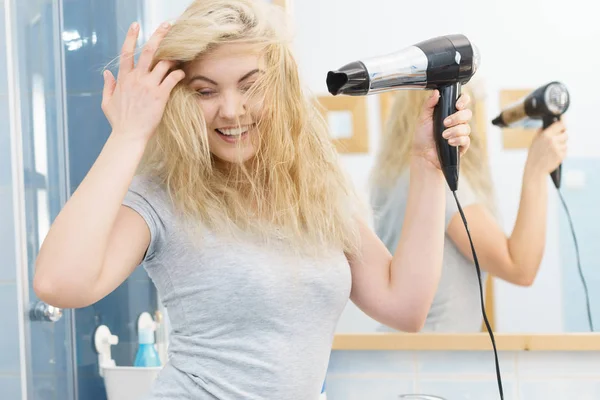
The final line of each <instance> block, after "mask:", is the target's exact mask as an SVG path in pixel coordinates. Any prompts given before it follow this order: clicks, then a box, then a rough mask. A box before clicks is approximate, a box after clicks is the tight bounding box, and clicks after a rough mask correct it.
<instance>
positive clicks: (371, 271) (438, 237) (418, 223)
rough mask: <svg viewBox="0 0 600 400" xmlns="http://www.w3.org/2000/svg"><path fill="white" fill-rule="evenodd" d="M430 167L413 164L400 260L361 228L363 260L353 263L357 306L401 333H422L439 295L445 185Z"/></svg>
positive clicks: (372, 234)
mask: <svg viewBox="0 0 600 400" xmlns="http://www.w3.org/2000/svg"><path fill="white" fill-rule="evenodd" d="M426 164H428V163H427V162H426V161H422V160H413V161H412V162H411V172H410V174H411V179H410V191H409V195H408V204H407V207H406V212H405V215H406V217H405V222H404V224H403V226H402V233H401V236H400V240H399V242H398V247H397V248H396V252H395V254H396V256H395V257H393V258H392V255H391V254H390V252H389V251H388V250H387V248H386V247H385V245H384V244H383V243H382V242H381V240H380V239H379V238H378V237H377V236H376V235H375V233H374V232H373V231H372V230H371V229H369V227H368V226H367V225H366V223H364V222H363V223H361V240H362V252H361V253H362V258H361V259H353V260H351V267H352V282H353V286H352V293H351V299H352V301H353V302H354V303H355V304H356V305H357V306H358V307H359V308H360V309H362V310H363V311H364V312H365V313H366V314H367V315H369V316H371V317H372V318H373V319H375V320H377V321H379V322H381V323H382V324H385V325H387V326H390V327H393V328H395V329H398V330H401V331H408V332H417V331H419V330H420V329H421V327H422V325H423V323H424V321H425V317H426V316H427V313H428V311H429V307H430V306H431V303H432V301H433V297H434V295H435V292H436V290H437V285H438V282H439V278H440V274H441V266H442V254H443V253H442V249H443V247H444V211H445V199H446V192H445V180H444V177H443V175H442V173H441V172H440V171H439V170H438V169H435V168H433V167H432V166H431V165H426Z"/></svg>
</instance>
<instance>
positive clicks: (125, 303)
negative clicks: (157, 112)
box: [63, 0, 157, 400]
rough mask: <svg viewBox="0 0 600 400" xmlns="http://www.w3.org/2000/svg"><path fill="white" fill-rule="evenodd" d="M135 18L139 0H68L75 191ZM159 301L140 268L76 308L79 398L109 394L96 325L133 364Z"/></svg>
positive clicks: (94, 149) (90, 158)
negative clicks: (106, 73)
mask: <svg viewBox="0 0 600 400" xmlns="http://www.w3.org/2000/svg"><path fill="white" fill-rule="evenodd" d="M134 21H139V22H142V21H143V4H142V2H141V1H138V0H64V3H63V24H64V32H63V40H64V49H65V79H66V93H67V98H66V104H67V128H68V137H69V141H68V143H69V177H70V189H71V192H73V191H75V190H76V188H77V186H78V185H79V184H80V183H81V181H82V180H83V178H84V177H85V175H86V173H87V172H88V170H89V168H90V167H91V166H92V165H93V163H94V161H95V160H96V157H97V156H98V154H99V153H100V151H101V150H102V146H103V145H104V143H105V141H106V139H107V138H108V136H109V134H110V132H111V128H110V125H109V124H108V122H107V120H106V117H105V116H104V113H103V112H102V110H101V108H100V105H101V102H102V88H103V79H102V71H103V70H104V68H105V67H106V66H107V65H108V64H109V63H111V62H112V61H113V60H114V59H115V58H116V57H118V56H119V54H120V50H121V46H122V44H123V40H124V38H125V33H126V32H127V29H128V28H129V25H130V24H131V23H132V22H134ZM141 41H142V42H143V40H141ZM117 68H118V63H114V64H111V70H112V71H113V74H114V75H115V76H116V75H117ZM156 304H157V297H156V290H155V288H154V285H153V284H152V282H151V281H150V279H149V277H148V275H147V274H146V272H145V271H144V270H143V269H142V268H141V267H140V268H138V270H136V271H135V272H134V274H133V275H132V276H131V277H130V278H129V279H127V280H126V281H125V282H124V283H123V284H122V285H121V286H119V287H118V288H117V289H116V290H115V291H114V292H113V293H111V294H110V295H109V296H107V297H106V298H104V299H102V300H101V301H99V302H98V303H96V304H94V305H93V306H91V307H87V308H84V309H79V310H76V312H75V331H76V338H77V339H76V341H77V343H76V346H77V347H76V353H77V367H78V368H77V373H78V392H79V398H80V399H86V400H104V399H105V398H106V394H105V390H104V382H103V380H102V379H101V377H100V376H99V374H98V358H97V357H98V356H97V354H96V353H95V350H94V347H93V334H94V331H95V329H96V328H97V327H98V326H99V325H101V324H105V325H107V326H108V327H109V328H110V329H111V331H112V333H113V334H115V335H117V336H118V337H119V344H118V345H116V346H115V347H113V351H112V355H113V358H114V360H115V362H116V363H117V365H119V366H131V365H133V361H134V359H135V353H136V351H137V330H136V329H137V318H138V316H139V315H140V314H141V313H142V312H144V311H148V312H150V313H154V311H155V310H156Z"/></svg>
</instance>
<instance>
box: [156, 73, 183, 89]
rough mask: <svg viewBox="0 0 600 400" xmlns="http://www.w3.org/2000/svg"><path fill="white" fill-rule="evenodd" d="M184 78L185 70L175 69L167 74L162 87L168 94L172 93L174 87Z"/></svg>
mask: <svg viewBox="0 0 600 400" xmlns="http://www.w3.org/2000/svg"><path fill="white" fill-rule="evenodd" d="M183 78H185V72H183V70H181V69H178V70H175V71H173V72H171V73H170V74H169V75H167V77H166V78H165V80H164V81H163V83H162V84H161V85H160V87H161V88H162V89H163V90H164V92H165V93H166V94H170V93H171V91H172V90H173V88H175V86H177V84H178V83H179V82H181V81H182V80H183Z"/></svg>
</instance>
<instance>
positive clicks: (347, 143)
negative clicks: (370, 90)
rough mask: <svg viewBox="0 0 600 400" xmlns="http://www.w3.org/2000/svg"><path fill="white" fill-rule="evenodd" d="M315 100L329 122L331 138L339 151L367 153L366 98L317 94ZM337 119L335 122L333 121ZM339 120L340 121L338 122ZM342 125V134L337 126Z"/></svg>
mask: <svg viewBox="0 0 600 400" xmlns="http://www.w3.org/2000/svg"><path fill="white" fill-rule="evenodd" d="M316 101H317V102H318V103H319V104H318V107H319V109H320V110H321V114H322V116H323V118H325V120H326V121H328V122H329V123H330V125H329V126H330V130H331V133H332V138H331V140H332V141H333V142H334V144H335V146H336V149H337V151H338V152H340V153H368V152H369V126H368V121H367V115H368V109H367V99H366V97H364V96H357V97H353V96H340V97H334V96H319V97H317V99H316ZM335 121H337V123H336V122H335ZM340 121H341V122H340ZM333 125H343V128H342V129H343V130H344V132H342V134H341V135H340V134H339V132H338V129H337V128H338V127H337V126H333Z"/></svg>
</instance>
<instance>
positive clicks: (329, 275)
mask: <svg viewBox="0 0 600 400" xmlns="http://www.w3.org/2000/svg"><path fill="white" fill-rule="evenodd" d="M123 204H124V205H126V206H127V207H130V208H132V209H133V210H135V211H137V212H138V213H139V214H140V215H141V216H142V217H143V218H144V220H145V221H146V223H147V224H148V227H149V229H150V232H151V238H152V239H151V242H150V246H149V248H148V253H147V254H146V256H145V257H144V260H143V265H144V267H145V269H146V270H147V271H148V274H149V275H150V277H151V278H152V280H153V282H154V284H155V285H156V287H157V289H158V293H159V295H160V298H161V300H162V302H163V303H164V304H165V306H166V307H167V309H168V311H169V319H170V322H171V328H172V330H171V335H170V342H169V363H168V364H167V366H166V368H165V369H164V370H163V371H162V372H161V374H160V375H159V376H158V378H157V380H156V382H155V384H154V386H153V389H152V393H151V395H150V397H149V398H146V399H152V400H159V399H160V400H184V399H190V400H191V399H194V400H205V399H206V400H208V399H211V400H215V399H244V400H264V399H282V400H283V399H290V400H292V399H293V400H296V399H298V400H304V399H306V400H309V399H310V400H312V399H317V398H318V397H319V394H320V392H321V387H322V385H323V381H324V379H325V374H326V372H327V364H328V362H329V355H330V351H331V345H332V341H333V337H334V333H335V327H336V324H337V322H338V319H339V317H340V315H341V314H342V311H343V310H344V307H345V306H346V303H347V302H348V298H349V295H350V289H351V284H352V283H351V281H352V279H351V272H350V266H349V264H348V260H347V259H346V257H345V255H344V252H343V250H342V249H331V251H327V252H326V254H322V255H321V256H320V257H316V256H302V255H300V254H299V253H298V252H296V251H294V245H293V244H292V243H289V242H286V241H283V240H276V239H274V240H273V242H272V243H269V245H268V246H265V245H263V244H260V243H258V242H257V241H255V240H253V239H251V238H245V239H243V238H232V237H227V236H225V235H219V234H216V233H214V232H206V233H205V234H203V237H202V239H201V240H200V241H199V243H198V244H193V242H192V241H191V240H190V237H189V236H188V235H187V234H186V232H187V230H186V229H185V228H184V225H183V224H182V221H181V217H179V216H178V215H177V213H176V211H175V209H174V208H173V206H172V204H171V202H170V201H169V198H168V195H167V194H166V192H165V191H164V190H163V188H162V187H161V186H158V185H156V184H154V183H152V182H151V181H150V180H148V179H144V178H142V177H136V178H135V179H134V181H133V182H132V184H131V186H130V188H129V191H128V193H127V195H126V197H125V199H124V201H123Z"/></svg>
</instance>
